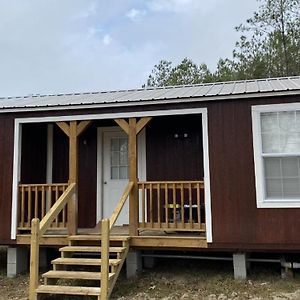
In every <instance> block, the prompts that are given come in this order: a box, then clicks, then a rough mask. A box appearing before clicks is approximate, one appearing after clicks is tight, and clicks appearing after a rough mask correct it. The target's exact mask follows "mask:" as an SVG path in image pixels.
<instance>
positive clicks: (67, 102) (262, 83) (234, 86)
mask: <svg viewBox="0 0 300 300" xmlns="http://www.w3.org/2000/svg"><path fill="white" fill-rule="evenodd" d="M286 94H300V76H294V77H281V78H268V79H256V80H243V81H228V82H216V83H205V84H195V85H181V86H168V87H157V88H144V89H135V90H120V91H108V92H91V93H73V94H56V95H30V96H24V97H6V98H0V112H8V111H30V110H60V109H74V108H89V107H94V106H99V107H101V106H124V105H137V104H139V105H140V104H156V103H157V104H158V103H166V102H183V101H187V102H189V101H209V100H226V99H240V98H251V97H266V96H275V95H286Z"/></svg>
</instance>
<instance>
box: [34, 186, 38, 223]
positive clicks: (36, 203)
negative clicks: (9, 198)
mask: <svg viewBox="0 0 300 300" xmlns="http://www.w3.org/2000/svg"><path fill="white" fill-rule="evenodd" d="M38 200H39V194H38V187H37V186H36V187H35V189H34V217H35V218H38V217H39V216H38Z"/></svg>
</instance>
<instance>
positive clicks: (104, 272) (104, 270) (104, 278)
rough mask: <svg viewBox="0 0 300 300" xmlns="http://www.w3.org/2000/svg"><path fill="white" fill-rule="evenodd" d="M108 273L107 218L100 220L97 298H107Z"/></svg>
mask: <svg viewBox="0 0 300 300" xmlns="http://www.w3.org/2000/svg"><path fill="white" fill-rule="evenodd" d="M108 274H109V220H108V219H104V220H102V222H101V278H100V280H101V295H100V297H98V299H99V300H107V299H108V290H109V282H108Z"/></svg>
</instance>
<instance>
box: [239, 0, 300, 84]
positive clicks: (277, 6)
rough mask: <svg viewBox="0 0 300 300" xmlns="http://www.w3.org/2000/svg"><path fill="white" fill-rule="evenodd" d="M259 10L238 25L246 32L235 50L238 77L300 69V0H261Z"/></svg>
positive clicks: (297, 70)
mask: <svg viewBox="0 0 300 300" xmlns="http://www.w3.org/2000/svg"><path fill="white" fill-rule="evenodd" d="M259 1H260V2H261V3H262V4H261V5H260V7H259V10H258V12H255V13H254V15H253V17H252V18H250V19H248V20H247V21H246V24H244V25H243V24H241V25H240V26H238V27H236V30H237V31H238V32H241V33H242V35H241V37H240V40H239V41H238V42H237V43H236V48H235V49H234V51H233V59H234V60H235V64H236V72H238V77H240V78H241V79H244V78H254V77H255V78H260V77H277V76H290V75H295V74H299V73H300V0H259Z"/></svg>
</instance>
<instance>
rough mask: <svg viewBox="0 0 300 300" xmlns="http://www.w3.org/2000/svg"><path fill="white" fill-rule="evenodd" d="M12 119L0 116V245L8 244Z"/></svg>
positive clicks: (11, 167) (7, 116) (11, 168)
mask: <svg viewBox="0 0 300 300" xmlns="http://www.w3.org/2000/svg"><path fill="white" fill-rule="evenodd" d="M13 137H14V124H13V118H12V117H11V116H9V115H0V172H1V173H0V220H1V221H0V222H1V224H0V244H6V243H10V242H11V241H10V216H11V195H12V172H13V149H14V147H13Z"/></svg>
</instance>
